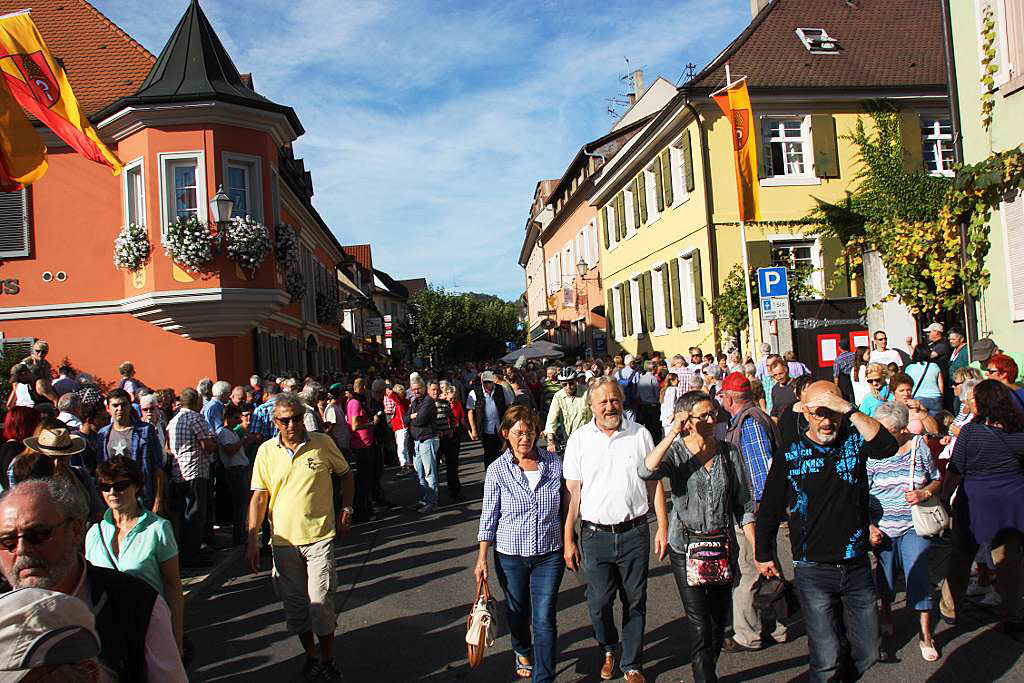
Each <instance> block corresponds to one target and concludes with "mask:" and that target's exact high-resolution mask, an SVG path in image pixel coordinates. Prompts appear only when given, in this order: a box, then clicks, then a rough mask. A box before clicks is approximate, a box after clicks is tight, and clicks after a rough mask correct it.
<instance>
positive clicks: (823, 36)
mask: <svg viewBox="0 0 1024 683" xmlns="http://www.w3.org/2000/svg"><path fill="white" fill-rule="evenodd" d="M812 31H813V32H815V34H816V35H810V33H809V32H812ZM818 31H820V32H821V33H820V34H817V32H818ZM796 35H797V37H798V38H799V39H800V42H801V43H803V44H804V47H805V48H807V51H808V52H810V53H811V54H815V55H834V54H837V53H838V52H839V50H838V47H837V49H834V50H828V49H821V48H817V47H815V46H814V44H813V43H811V41H812V40H820V41H822V42H829V41H831V42H833V43H835V44H836V45H837V46H839V41H838V40H836V39H835V38H833V37H832V36H830V35H829V34H828V31H826V30H825V29H823V28H818V27H814V28H811V27H806V28H798V29H796Z"/></svg>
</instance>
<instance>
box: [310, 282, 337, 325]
mask: <svg viewBox="0 0 1024 683" xmlns="http://www.w3.org/2000/svg"><path fill="white" fill-rule="evenodd" d="M340 319H341V303H340V302H339V301H338V292H337V289H334V291H330V290H328V291H327V292H317V293H316V321H317V322H318V323H320V324H321V325H337V324H338V321H339V320H340Z"/></svg>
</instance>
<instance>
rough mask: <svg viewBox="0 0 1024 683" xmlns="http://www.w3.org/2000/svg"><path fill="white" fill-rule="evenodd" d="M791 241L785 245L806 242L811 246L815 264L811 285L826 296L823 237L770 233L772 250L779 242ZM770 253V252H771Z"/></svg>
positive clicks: (821, 294)
mask: <svg viewBox="0 0 1024 683" xmlns="http://www.w3.org/2000/svg"><path fill="white" fill-rule="evenodd" d="M779 242H782V243H786V242H790V243H792V244H786V245H785V246H789V247H795V246H805V245H800V244H799V243H801V242H805V243H807V244H810V246H811V263H812V264H813V265H814V272H813V273H812V274H811V286H812V287H814V289H816V290H817V291H818V294H819V295H820V296H822V297H824V296H825V265H824V260H823V258H822V249H821V238H820V237H808V236H807V235H793V234H790V235H769V236H768V243H769V247H770V249H771V250H774V249H778V248H779V247H778V246H776V245H777V243H779ZM769 253H770V252H769Z"/></svg>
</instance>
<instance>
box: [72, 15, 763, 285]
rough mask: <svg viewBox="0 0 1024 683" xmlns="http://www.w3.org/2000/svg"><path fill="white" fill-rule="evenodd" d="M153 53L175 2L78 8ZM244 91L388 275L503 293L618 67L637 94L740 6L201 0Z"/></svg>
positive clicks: (707, 46)
mask: <svg viewBox="0 0 1024 683" xmlns="http://www.w3.org/2000/svg"><path fill="white" fill-rule="evenodd" d="M92 2H93V4H94V5H95V6H96V7H97V8H98V9H99V10H100V11H102V12H103V13H104V14H106V15H107V16H108V17H110V18H111V19H112V20H113V21H115V22H116V23H117V24H118V25H119V26H121V27H122V28H123V29H125V30H126V31H127V32H128V33H129V34H131V35H132V37H134V38H135V39H136V40H138V41H139V42H141V43H142V44H143V45H144V46H146V48H148V49H149V50H150V51H151V52H153V53H154V54H158V53H159V52H160V50H161V48H162V47H163V45H164V43H165V42H166V41H167V38H168V37H169V36H170V34H171V31H172V30H173V29H174V26H175V24H176V23H177V21H178V19H179V18H180V17H181V14H182V13H183V12H184V11H185V9H186V8H187V6H188V2H187V1H186V0H170V1H168V0H92ZM202 6H203V10H204V11H205V12H206V14H207V16H208V17H209V19H210V21H211V22H212V24H213V26H214V29H215V30H216V31H217V34H218V35H219V36H220V39H221V41H222V42H223V43H224V46H225V48H226V49H227V50H228V52H229V53H230V54H231V57H232V59H233V60H234V62H235V65H236V66H237V67H238V70H239V71H241V72H243V73H244V72H252V74H253V78H254V82H255V87H256V90H257V91H259V92H260V93H262V94H263V95H265V96H267V97H269V98H270V99H272V100H274V101H276V102H279V103H281V104H287V105H290V106H292V107H294V108H295V111H296V112H297V113H298V115H299V118H300V119H301V120H302V123H303V126H304V127H305V129H306V134H305V135H303V136H302V137H301V138H299V140H298V141H297V142H296V144H295V151H296V155H297V156H300V157H303V158H304V159H305V161H306V168H307V169H308V170H310V171H311V172H312V174H313V185H314V191H315V193H316V194H315V196H314V198H313V203H314V205H315V206H316V207H317V209H318V210H319V211H320V213H321V215H322V216H323V217H324V219H325V220H326V221H327V223H328V225H330V226H332V229H333V230H334V232H335V234H336V235H337V237H338V239H339V240H340V241H341V243H342V244H358V243H365V242H369V243H371V244H372V245H373V261H374V265H375V266H376V267H378V268H380V269H382V270H385V271H386V272H388V273H390V274H391V275H393V276H394V277H397V278H411V277H420V276H422V277H426V278H427V280H428V281H430V282H431V283H432V284H435V285H440V286H443V287H445V288H448V289H455V290H461V291H466V290H474V291H480V292H488V293H493V294H498V295H499V296H502V297H504V298H508V299H511V298H514V297H515V296H517V295H519V294H520V293H521V292H522V291H523V289H524V287H525V284H524V277H523V271H522V269H521V268H520V267H519V265H518V263H517V262H516V261H517V257H518V254H519V249H520V247H521V245H522V240H523V235H524V233H523V229H524V225H525V222H526V218H527V213H528V209H529V206H530V202H531V200H532V198H533V190H534V186H535V184H536V182H537V181H538V180H540V179H542V178H557V177H559V176H561V175H562V173H563V171H564V170H565V166H566V165H567V164H568V163H569V161H570V160H571V159H572V157H573V155H574V154H575V153H576V151H577V150H578V149H579V147H580V146H581V145H583V144H584V143H586V142H587V141H589V140H592V139H595V138H597V137H600V136H601V135H603V134H605V133H606V132H608V130H609V128H610V127H611V125H612V124H613V123H614V121H613V119H612V118H611V117H610V116H609V115H608V114H607V113H606V108H607V102H606V99H607V98H610V97H615V96H618V95H621V94H623V93H625V92H627V90H628V87H627V86H626V84H625V83H623V82H621V81H620V80H619V79H620V77H621V76H622V75H623V74H624V73H625V72H626V63H625V61H624V59H623V58H624V57H628V58H629V60H630V64H631V65H632V67H633V68H636V67H643V68H644V71H645V80H646V81H647V83H648V84H650V83H652V82H653V81H654V79H655V78H656V77H657V76H659V75H660V76H664V77H665V78H667V79H668V80H669V81H671V82H673V83H675V82H677V81H678V80H679V78H680V76H681V74H682V73H683V71H684V66H685V64H686V63H687V62H691V61H692V62H694V63H695V64H697V66H698V68H700V67H702V66H704V65H705V64H706V63H707V62H708V61H709V60H710V59H711V58H713V57H714V56H715V55H716V54H717V53H718V52H719V51H720V50H721V49H722V48H723V47H724V46H725V45H726V44H727V43H728V41H730V40H732V38H734V37H735V36H736V35H737V34H738V33H739V32H740V31H741V30H742V29H743V27H744V26H746V24H747V23H748V22H749V20H750V4H749V1H748V0H721V1H720V2H716V3H707V2H702V1H701V0H682V1H677V2H661V1H659V0H653V1H651V2H635V3H614V2H613V3H608V2H591V1H579V2H570V1H568V0H567V1H564V2H552V1H542V2H515V3H509V2H465V3H463V2H451V3H449V2H438V1H437V0H434V1H433V2H420V1H418V0H402V1H401V2H392V1H389V0H384V1H380V2H340V1H339V0H291V1H289V2H282V1H281V0H204V1H203V2H202Z"/></svg>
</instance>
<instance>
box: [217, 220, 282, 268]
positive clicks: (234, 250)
mask: <svg viewBox="0 0 1024 683" xmlns="http://www.w3.org/2000/svg"><path fill="white" fill-rule="evenodd" d="M224 240H225V243H226V251H227V254H228V256H229V257H230V258H231V260H232V261H234V262H235V263H237V264H238V265H239V266H241V267H242V268H245V269H246V270H248V271H249V272H250V273H252V272H253V271H255V270H256V269H257V268H258V267H259V266H260V264H262V263H263V260H264V259H266V257H267V254H269V253H270V249H271V244H270V234H269V233H268V232H267V227H266V226H265V225H263V224H262V223H257V222H256V221H254V220H253V219H252V218H250V217H249V216H246V217H245V218H239V217H235V218H232V219H231V222H230V223H228V226H227V230H226V231H225V234H224Z"/></svg>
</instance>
